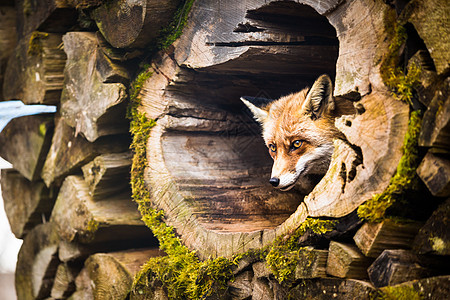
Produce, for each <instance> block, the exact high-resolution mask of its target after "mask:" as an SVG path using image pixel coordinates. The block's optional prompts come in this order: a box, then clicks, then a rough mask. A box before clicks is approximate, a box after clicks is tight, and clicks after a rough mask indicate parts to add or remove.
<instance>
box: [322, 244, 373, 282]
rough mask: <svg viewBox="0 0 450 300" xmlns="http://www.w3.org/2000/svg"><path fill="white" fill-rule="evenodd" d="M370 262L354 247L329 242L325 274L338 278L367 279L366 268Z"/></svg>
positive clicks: (370, 260)
mask: <svg viewBox="0 0 450 300" xmlns="http://www.w3.org/2000/svg"><path fill="white" fill-rule="evenodd" d="M372 261H373V260H372V259H370V258H367V257H365V256H364V255H363V254H362V253H361V252H360V251H359V249H358V248H357V247H356V246H354V245H351V244H342V243H338V242H335V241H331V242H330V248H329V250H328V260H327V274H330V275H332V276H336V277H340V278H353V279H367V278H368V276H367V268H368V267H369V266H370V264H371V263H372Z"/></svg>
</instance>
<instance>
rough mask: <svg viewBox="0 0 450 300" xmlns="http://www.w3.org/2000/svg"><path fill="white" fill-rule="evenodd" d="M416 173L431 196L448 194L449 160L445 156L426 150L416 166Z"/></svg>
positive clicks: (449, 182) (449, 180)
mask: <svg viewBox="0 0 450 300" xmlns="http://www.w3.org/2000/svg"><path fill="white" fill-rule="evenodd" d="M417 175H419V177H420V179H422V181H423V182H424V183H425V184H426V186H427V188H428V190H430V192H431V194H433V196H437V197H448V196H450V160H449V159H447V157H445V156H440V155H434V154H433V153H431V152H428V153H427V154H426V155H425V157H424V159H423V160H422V162H421V163H420V165H419V167H418V168H417Z"/></svg>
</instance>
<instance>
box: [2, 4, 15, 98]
mask: <svg viewBox="0 0 450 300" xmlns="http://www.w3.org/2000/svg"><path fill="white" fill-rule="evenodd" d="M16 43H17V39H16V10H15V9H14V3H12V4H11V5H7V4H2V5H1V6H0V99H1V100H3V99H4V97H3V96H2V95H3V80H4V75H5V70H6V63H7V61H8V57H9V56H10V55H11V53H12V52H13V51H14V48H15V46H16Z"/></svg>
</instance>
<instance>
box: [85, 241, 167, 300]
mask: <svg viewBox="0 0 450 300" xmlns="http://www.w3.org/2000/svg"><path fill="white" fill-rule="evenodd" d="M161 255H163V252H162V251H160V250H159V249H158V248H151V249H139V250H129V251H124V252H112V253H98V254H94V255H92V256H90V257H89V258H88V259H87V260H86V262H85V264H84V268H85V269H86V270H87V274H88V276H89V279H90V282H91V285H92V295H93V297H94V299H99V300H101V299H105V300H107V299H125V298H126V297H127V295H128V294H129V292H130V291H131V285H132V283H133V278H134V276H135V275H136V273H137V272H138V271H139V270H140V268H141V266H142V265H143V264H144V263H145V262H146V261H147V260H148V259H149V258H150V257H156V256H161Z"/></svg>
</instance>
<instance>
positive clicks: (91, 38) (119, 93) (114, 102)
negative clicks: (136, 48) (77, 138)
mask: <svg viewBox="0 0 450 300" xmlns="http://www.w3.org/2000/svg"><path fill="white" fill-rule="evenodd" d="M63 41H64V51H65V52H66V53H67V64H66V68H65V71H64V75H65V79H64V88H63V91H62V94H61V115H62V116H63V117H64V118H65V120H66V122H67V123H68V124H69V125H70V126H72V127H74V128H75V129H76V133H77V134H78V133H82V134H83V135H84V136H85V137H86V139H87V140H88V141H90V142H94V141H95V140H96V139H98V138H99V137H101V136H105V135H111V134H118V133H124V132H127V130H128V125H127V124H128V122H127V120H126V118H125V105H126V104H125V102H124V101H125V99H126V98H127V93H126V88H125V86H124V85H123V84H122V83H111V80H112V79H114V78H115V79H118V80H119V79H121V78H122V79H123V77H124V76H127V75H126V72H125V71H124V70H122V69H121V68H119V67H117V66H115V65H114V64H113V63H112V62H111V60H109V58H107V57H105V55H104V54H103V52H102V51H101V50H100V49H99V46H98V41H97V38H96V36H95V34H94V33H90V32H69V33H67V34H66V35H64V37H63Z"/></svg>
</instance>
